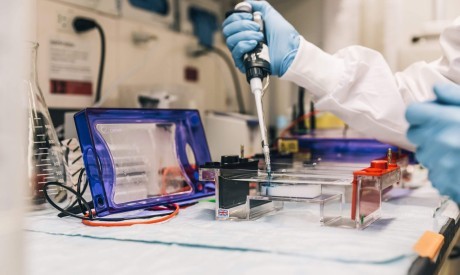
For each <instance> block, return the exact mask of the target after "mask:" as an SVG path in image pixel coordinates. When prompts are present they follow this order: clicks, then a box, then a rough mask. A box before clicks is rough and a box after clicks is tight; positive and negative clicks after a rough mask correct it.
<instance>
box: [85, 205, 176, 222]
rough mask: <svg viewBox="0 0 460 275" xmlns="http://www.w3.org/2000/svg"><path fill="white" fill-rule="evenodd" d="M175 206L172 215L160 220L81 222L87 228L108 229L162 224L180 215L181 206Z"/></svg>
mask: <svg viewBox="0 0 460 275" xmlns="http://www.w3.org/2000/svg"><path fill="white" fill-rule="evenodd" d="M173 206H174V208H175V209H174V211H173V212H172V213H171V214H169V215H167V216H163V217H160V218H153V219H145V220H129V221H120V222H105V221H92V220H82V221H81V222H82V223H83V224H84V225H87V226H107V227H114V226H131V225H135V224H153V223H160V222H165V221H168V220H170V219H172V218H174V217H175V216H176V215H177V214H179V209H180V207H179V205H178V204H176V203H174V204H173Z"/></svg>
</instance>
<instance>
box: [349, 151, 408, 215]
mask: <svg viewBox="0 0 460 275" xmlns="http://www.w3.org/2000/svg"><path fill="white" fill-rule="evenodd" d="M353 176H354V177H353V193H352V207H351V219H353V220H355V219H356V216H357V215H358V217H359V218H360V220H361V221H363V219H365V218H366V217H367V216H369V215H371V214H373V213H375V212H376V211H379V210H380V207H381V204H382V195H383V194H384V193H385V192H387V191H389V190H390V189H391V188H392V187H393V185H394V184H397V183H399V181H400V179H401V169H400V168H399V166H398V165H397V164H396V163H388V161H387V160H374V161H372V162H371V165H370V167H368V168H365V169H363V170H359V171H355V172H353Z"/></svg>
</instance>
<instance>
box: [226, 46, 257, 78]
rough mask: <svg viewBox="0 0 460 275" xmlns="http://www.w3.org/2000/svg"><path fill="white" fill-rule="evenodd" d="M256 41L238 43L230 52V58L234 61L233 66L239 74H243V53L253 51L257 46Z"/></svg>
mask: <svg viewBox="0 0 460 275" xmlns="http://www.w3.org/2000/svg"><path fill="white" fill-rule="evenodd" d="M257 43H258V42H257V41H256V40H249V41H240V42H238V43H237V44H236V46H235V47H234V48H233V50H232V57H233V60H234V61H235V65H236V66H237V67H238V69H240V71H241V72H245V69H244V65H243V56H244V54H245V53H247V52H250V51H252V50H254V48H255V47H256V46H257Z"/></svg>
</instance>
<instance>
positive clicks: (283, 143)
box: [278, 139, 299, 153]
mask: <svg viewBox="0 0 460 275" xmlns="http://www.w3.org/2000/svg"><path fill="white" fill-rule="evenodd" d="M278 148H279V149H278V150H279V152H280V153H297V152H299V141H298V140H296V139H278Z"/></svg>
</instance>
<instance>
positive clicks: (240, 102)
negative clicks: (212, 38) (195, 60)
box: [210, 47, 246, 114]
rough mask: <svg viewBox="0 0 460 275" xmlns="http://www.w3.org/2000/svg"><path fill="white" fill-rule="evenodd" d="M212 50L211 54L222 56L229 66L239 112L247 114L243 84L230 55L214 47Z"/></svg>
mask: <svg viewBox="0 0 460 275" xmlns="http://www.w3.org/2000/svg"><path fill="white" fill-rule="evenodd" d="M210 50H211V52H213V53H215V54H217V55H218V56H220V57H221V58H222V59H223V60H224V61H225V64H227V66H228V69H229V70H230V73H231V74H232V80H233V85H234V86H235V92H236V100H237V102H238V111H239V113H240V114H245V113H246V109H245V108H244V99H243V92H242V90H241V84H240V81H239V79H238V75H237V73H236V68H235V66H234V65H233V62H232V60H231V59H230V58H229V57H228V55H227V54H226V53H225V52H224V51H222V50H221V49H219V48H215V47H213V48H210Z"/></svg>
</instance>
